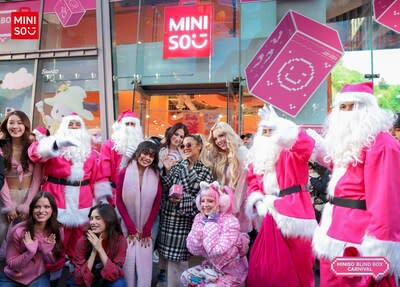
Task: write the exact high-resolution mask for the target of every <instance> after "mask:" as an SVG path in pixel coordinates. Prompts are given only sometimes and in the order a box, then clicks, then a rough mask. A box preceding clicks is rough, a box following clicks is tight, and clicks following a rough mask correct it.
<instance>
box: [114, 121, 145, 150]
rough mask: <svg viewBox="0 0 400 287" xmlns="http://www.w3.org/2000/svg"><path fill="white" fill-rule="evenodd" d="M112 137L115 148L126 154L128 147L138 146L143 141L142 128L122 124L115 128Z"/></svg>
mask: <svg viewBox="0 0 400 287" xmlns="http://www.w3.org/2000/svg"><path fill="white" fill-rule="evenodd" d="M111 139H112V141H113V142H114V149H115V150H116V151H117V152H118V153H119V154H125V152H126V150H127V148H128V147H131V146H138V145H139V144H140V143H141V142H142V141H143V133H142V128H141V127H140V126H135V127H132V126H125V125H121V126H119V127H118V128H116V129H115V130H114V132H113V134H112V136H111Z"/></svg>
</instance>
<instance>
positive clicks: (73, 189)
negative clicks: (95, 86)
mask: <svg viewBox="0 0 400 287" xmlns="http://www.w3.org/2000/svg"><path fill="white" fill-rule="evenodd" d="M29 157H30V158H31V160H32V161H33V162H40V163H43V174H44V176H45V182H44V183H43V186H42V189H43V190H44V191H47V192H49V193H51V194H52V195H53V196H54V198H55V199H56V203H57V207H58V217H57V218H58V221H59V222H60V223H62V224H63V226H64V245H65V247H66V253H67V255H68V256H69V257H70V258H71V255H72V254H73V251H74V247H75V244H76V242H77V241H78V239H79V238H80V237H82V235H83V232H84V228H85V225H86V224H87V222H88V212H89V210H90V208H91V207H92V205H93V185H94V179H95V178H96V170H97V167H96V154H95V152H94V151H93V150H92V149H91V143H90V134H89V133H88V131H87V129H86V127H85V123H84V122H83V120H82V118H81V117H80V116H78V115H69V116H66V117H64V118H63V119H62V121H61V124H60V127H59V128H58V130H57V132H56V134H55V135H54V136H49V137H46V138H43V139H42V140H40V141H35V142H34V143H32V145H31V146H30V147H29Z"/></svg>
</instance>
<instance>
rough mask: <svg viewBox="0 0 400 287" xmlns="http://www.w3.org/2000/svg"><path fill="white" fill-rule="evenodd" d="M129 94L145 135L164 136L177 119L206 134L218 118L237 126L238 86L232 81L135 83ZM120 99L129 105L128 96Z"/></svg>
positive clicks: (192, 131)
mask: <svg viewBox="0 0 400 287" xmlns="http://www.w3.org/2000/svg"><path fill="white" fill-rule="evenodd" d="M130 98H131V99H130V101H131V103H132V105H133V107H132V108H133V109H134V110H135V112H136V113H137V114H138V115H140V118H141V122H142V126H143V131H144V134H145V136H146V137H149V136H163V135H164V132H165V130H166V129H167V128H168V127H170V126H173V125H174V124H176V123H178V122H182V123H184V124H185V125H186V126H187V127H188V129H189V131H190V133H201V134H204V135H206V136H207V135H208V134H209V131H210V129H211V127H212V126H213V125H214V124H215V123H216V122H217V121H224V122H228V123H229V124H230V125H231V126H232V127H233V128H234V129H235V130H237V129H238V126H239V125H238V121H239V88H238V85H234V84H232V83H227V84H220V85H216V84H213V85H185V86H176V85H175V86H138V87H137V88H136V89H135V90H134V91H133V93H132V97H130ZM121 100H122V99H121V98H120V101H119V106H120V108H123V107H122V106H121V105H124V106H126V105H127V104H128V105H129V97H128V98H127V99H125V104H124V103H123V101H121ZM126 100H128V103H127V102H126ZM120 110H121V109H120Z"/></svg>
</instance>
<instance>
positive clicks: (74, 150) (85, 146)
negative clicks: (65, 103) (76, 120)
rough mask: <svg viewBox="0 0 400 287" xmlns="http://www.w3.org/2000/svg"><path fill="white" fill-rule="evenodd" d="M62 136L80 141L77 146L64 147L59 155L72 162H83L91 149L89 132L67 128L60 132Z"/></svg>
mask: <svg viewBox="0 0 400 287" xmlns="http://www.w3.org/2000/svg"><path fill="white" fill-rule="evenodd" d="M62 136H63V137H64V138H74V139H76V140H78V141H79V142H80V145H79V146H70V147H65V148H63V149H62V151H61V155H62V156H63V157H64V158H65V159H67V160H71V161H72V162H74V163H76V162H85V160H86V159H87V158H88V156H89V154H90V151H91V142H90V140H91V139H90V134H89V133H88V132H87V131H86V130H83V129H67V130H66V131H64V132H63V133H62Z"/></svg>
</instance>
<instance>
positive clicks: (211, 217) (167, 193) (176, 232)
mask: <svg viewBox="0 0 400 287" xmlns="http://www.w3.org/2000/svg"><path fill="white" fill-rule="evenodd" d="M259 115H260V122H259V123H258V128H257V132H256V133H255V134H254V135H252V134H244V135H242V136H239V135H237V134H236V132H235V131H234V130H233V129H232V127H231V126H230V125H228V124H227V123H223V122H217V123H215V125H214V126H213V127H212V128H211V130H210V133H209V135H207V137H206V136H205V135H200V134H191V133H189V131H188V128H187V127H186V126H185V125H184V124H182V123H177V124H175V125H173V126H172V127H170V128H168V129H167V130H166V131H165V135H164V137H163V138H162V139H158V138H155V137H151V138H148V139H144V137H143V132H142V127H141V125H140V120H139V119H138V118H137V116H136V115H135V114H134V113H133V112H131V111H124V112H122V113H121V114H120V115H119V117H118V119H117V120H116V122H115V123H114V124H113V126H112V135H111V138H110V139H109V140H106V141H105V142H103V143H102V142H101V139H100V135H101V131H99V130H92V131H91V132H89V131H88V129H87V128H86V126H85V122H84V121H83V120H82V118H81V117H80V116H78V115H76V114H71V115H67V116H65V117H64V118H63V119H62V122H61V124H60V126H59V128H58V130H57V131H56V132H55V133H54V134H53V135H50V134H49V133H48V131H46V130H45V129H43V128H40V127H38V128H36V129H34V130H33V131H32V132H31V127H30V122H29V118H28V117H27V115H26V114H25V113H23V112H21V111H12V112H10V113H9V114H8V115H7V116H6V118H5V119H4V121H3V122H2V123H1V125H0V133H1V139H0V187H1V190H0V208H1V209H0V210H1V215H0V244H1V249H0V262H1V264H0V267H1V269H2V270H0V286H31V287H36V286H41V287H42V286H43V287H46V286H57V284H58V283H59V282H58V281H59V280H60V278H61V277H62V276H63V277H64V275H65V272H66V270H67V273H68V274H67V277H68V279H67V280H66V281H67V282H66V284H67V286H81V287H89V286H100V287H101V286H108V287H121V286H129V287H136V286H137V287H150V286H151V284H152V278H154V277H157V278H158V280H159V284H160V285H158V286H168V287H178V286H232V287H235V286H238V287H239V286H249V287H253V286H288V287H292V286H293V287H297V286H299V287H311V286H314V285H315V282H314V278H315V277H314V272H315V270H314V269H313V267H314V265H315V262H316V260H318V262H319V264H320V268H319V273H320V276H319V277H320V286H339V287H342V286H343V287H346V286H348V287H354V286H356V287H362V286H397V285H396V280H397V276H399V275H400V224H398V223H397V218H399V215H400V214H399V208H398V206H400V193H399V192H398V186H400V178H399V177H397V176H396V172H397V171H398V170H400V143H399V142H400V136H399V134H400V133H399V130H400V119H399V116H398V115H397V119H396V115H395V114H394V113H392V112H389V111H386V110H383V109H381V108H380V107H379V106H378V103H377V100H376V98H375V97H374V95H373V89H372V86H371V83H360V84H350V85H345V86H344V88H343V90H342V91H341V92H340V94H339V95H337V96H336V98H335V101H334V103H333V108H332V112H331V113H330V115H329V116H328V119H327V123H326V127H325V132H324V134H323V135H320V134H318V133H316V132H315V131H313V130H309V129H308V130H304V129H302V128H301V127H299V126H298V125H297V124H295V123H294V122H293V121H290V120H289V119H286V118H283V117H281V116H278V114H277V113H276V112H275V111H274V109H273V108H272V107H271V106H270V107H264V108H263V109H261V110H260V111H259ZM312 169H314V170H315V171H316V174H317V176H316V177H310V170H311V171H312ZM315 198H317V199H319V200H320V201H321V203H322V204H323V205H324V208H323V210H322V215H321V209H318V210H315V206H313V201H314V202H315ZM155 255H156V256H157V257H158V259H159V261H158V267H159V268H158V269H159V274H157V276H154V274H152V271H153V268H152V267H153V264H154V262H153V261H154V256H155ZM192 256H198V257H199V258H202V259H203V261H202V262H201V263H200V264H199V265H196V266H193V264H191V261H190V260H189V259H190V258H191V257H192ZM358 256H369V257H385V258H386V260H387V262H389V264H390V266H389V269H388V272H386V273H385V274H382V276H381V277H378V278H376V277H373V276H372V274H371V275H362V276H338V275H336V274H335V273H334V271H333V270H332V269H331V263H332V262H333V260H334V259H335V258H336V257H358Z"/></svg>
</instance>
